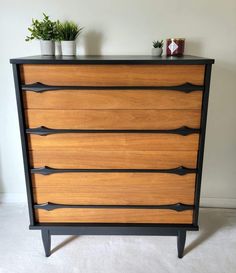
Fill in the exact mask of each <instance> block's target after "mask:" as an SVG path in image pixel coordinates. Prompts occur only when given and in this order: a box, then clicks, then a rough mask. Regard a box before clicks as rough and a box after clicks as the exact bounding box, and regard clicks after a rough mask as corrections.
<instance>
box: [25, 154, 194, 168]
mask: <svg viewBox="0 0 236 273" xmlns="http://www.w3.org/2000/svg"><path fill="white" fill-rule="evenodd" d="M196 159H197V151H134V152H133V151H129V152H126V151H39V150H37V151H31V152H30V162H31V166H32V167H35V168H39V167H42V166H49V167H51V168H62V169H63V168H65V169H67V168H68V169H97V168H98V169H170V168H177V167H179V166H185V167H188V168H196Z"/></svg>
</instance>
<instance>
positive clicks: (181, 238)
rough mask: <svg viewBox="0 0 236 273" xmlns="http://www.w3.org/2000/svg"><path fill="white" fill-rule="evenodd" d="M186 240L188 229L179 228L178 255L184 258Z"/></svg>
mask: <svg viewBox="0 0 236 273" xmlns="http://www.w3.org/2000/svg"><path fill="white" fill-rule="evenodd" d="M185 241H186V230H179V231H178V236H177V248H178V257H179V258H183V255H184V246H185Z"/></svg>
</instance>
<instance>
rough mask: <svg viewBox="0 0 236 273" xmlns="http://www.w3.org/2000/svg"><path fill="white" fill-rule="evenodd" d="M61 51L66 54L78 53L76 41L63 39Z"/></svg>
mask: <svg viewBox="0 0 236 273" xmlns="http://www.w3.org/2000/svg"><path fill="white" fill-rule="evenodd" d="M61 51H62V55H64V56H73V55H76V43H75V41H61Z"/></svg>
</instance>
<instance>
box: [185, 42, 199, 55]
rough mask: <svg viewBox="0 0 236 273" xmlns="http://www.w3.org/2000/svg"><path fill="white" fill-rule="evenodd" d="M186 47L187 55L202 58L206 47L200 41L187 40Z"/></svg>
mask: <svg viewBox="0 0 236 273" xmlns="http://www.w3.org/2000/svg"><path fill="white" fill-rule="evenodd" d="M185 47H186V49H185V54H187V55H196V56H201V55H202V49H203V47H204V45H203V43H202V41H201V40H200V39H199V40H191V39H186V44H185Z"/></svg>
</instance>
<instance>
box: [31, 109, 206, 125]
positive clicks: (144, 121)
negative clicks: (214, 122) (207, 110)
mask: <svg viewBox="0 0 236 273" xmlns="http://www.w3.org/2000/svg"><path fill="white" fill-rule="evenodd" d="M200 115H201V113H200V110H39V109H38V110H26V119H27V126H28V127H29V128H35V127H39V126H46V127H49V128H59V129H176V128H179V127H181V126H188V127H192V128H199V127H200Z"/></svg>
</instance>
